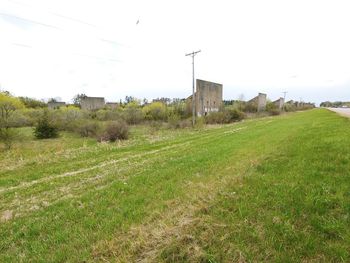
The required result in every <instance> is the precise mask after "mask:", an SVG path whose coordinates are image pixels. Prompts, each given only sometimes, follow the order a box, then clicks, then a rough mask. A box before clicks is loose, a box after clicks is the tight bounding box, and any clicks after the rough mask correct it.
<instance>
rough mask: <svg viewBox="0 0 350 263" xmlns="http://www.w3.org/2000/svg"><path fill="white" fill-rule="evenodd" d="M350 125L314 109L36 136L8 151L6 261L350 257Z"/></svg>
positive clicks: (4, 159)
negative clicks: (108, 134)
mask: <svg viewBox="0 0 350 263" xmlns="http://www.w3.org/2000/svg"><path fill="white" fill-rule="evenodd" d="M349 130H350V121H349V120H348V119H345V118H342V117H339V116H337V115H336V114H334V113H331V112H328V111H326V110H313V111H308V112H303V113H294V114H289V115H285V116H279V117H274V118H264V119H258V120H251V121H246V122H242V123H239V124H234V125H227V126H223V127H215V128H210V129H204V130H201V131H191V130H183V131H161V132H156V133H154V134H153V135H149V136H145V135H143V130H142V129H141V130H140V129H135V130H134V132H133V136H132V139H131V140H130V141H129V142H127V143H123V144H122V145H111V144H97V143H96V142H94V141H93V140H86V139H85V140H84V139H80V138H77V137H74V136H72V135H69V134H66V135H65V136H64V137H63V138H59V139H55V140H47V141H34V140H33V141H31V142H29V143H26V144H25V145H24V146H23V147H24V149H19V148H15V149H14V150H13V151H12V152H10V153H1V160H0V167H1V171H0V211H1V214H0V216H1V220H2V222H1V225H0V233H1V237H0V261H42V262H48V261H79V262H81V261H84V260H87V261H89V260H90V261H96V260H101V261H102V260H111V261H124V262H133V261H137V260H144V261H150V262H155V261H170V262H171V261H191V262H193V261H194V262H196V261H200V260H202V261H211V262H223V261H228V262H231V261H239V260H241V261H243V260H247V261H281V262H286V261H291V262H292V261H293V262H295V261H312V260H314V261H349V260H350V258H349V250H348V249H349V245H350V237H349V235H350V230H349V229H350V228H349V226H350V217H349V214H350V206H349V204H350V174H349V173H350V172H349V171H350V163H349V160H350V147H349V146H350V137H349V136H348V134H349ZM57 148H59V149H60V150H59V151H58V153H56V149H57ZM43 152H44V154H43Z"/></svg>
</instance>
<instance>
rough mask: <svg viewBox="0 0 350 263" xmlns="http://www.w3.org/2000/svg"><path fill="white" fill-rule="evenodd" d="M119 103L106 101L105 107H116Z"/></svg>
mask: <svg viewBox="0 0 350 263" xmlns="http://www.w3.org/2000/svg"><path fill="white" fill-rule="evenodd" d="M118 106H119V103H118V102H107V103H106V107H107V108H110V109H116V108H118Z"/></svg>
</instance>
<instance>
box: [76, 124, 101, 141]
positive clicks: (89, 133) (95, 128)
mask: <svg viewBox="0 0 350 263" xmlns="http://www.w3.org/2000/svg"><path fill="white" fill-rule="evenodd" d="M75 130H76V132H78V133H79V134H80V136H81V137H95V136H96V135H97V134H98V132H99V130H100V124H99V122H97V121H93V120H83V121H80V122H79V123H77V124H76V129H75Z"/></svg>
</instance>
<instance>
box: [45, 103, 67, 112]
mask: <svg viewBox="0 0 350 263" xmlns="http://www.w3.org/2000/svg"><path fill="white" fill-rule="evenodd" d="M65 106H66V103H65V102H59V101H49V102H48V103H47V107H48V108H49V109H52V110H55V109H59V108H61V107H65Z"/></svg>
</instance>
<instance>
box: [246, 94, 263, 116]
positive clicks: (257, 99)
mask: <svg viewBox="0 0 350 263" xmlns="http://www.w3.org/2000/svg"><path fill="white" fill-rule="evenodd" d="M248 103H252V104H255V105H256V109H257V111H258V112H261V111H265V110H266V94H265V93H259V94H258V96H256V97H255V98H252V99H251V100H250V101H248Z"/></svg>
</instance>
